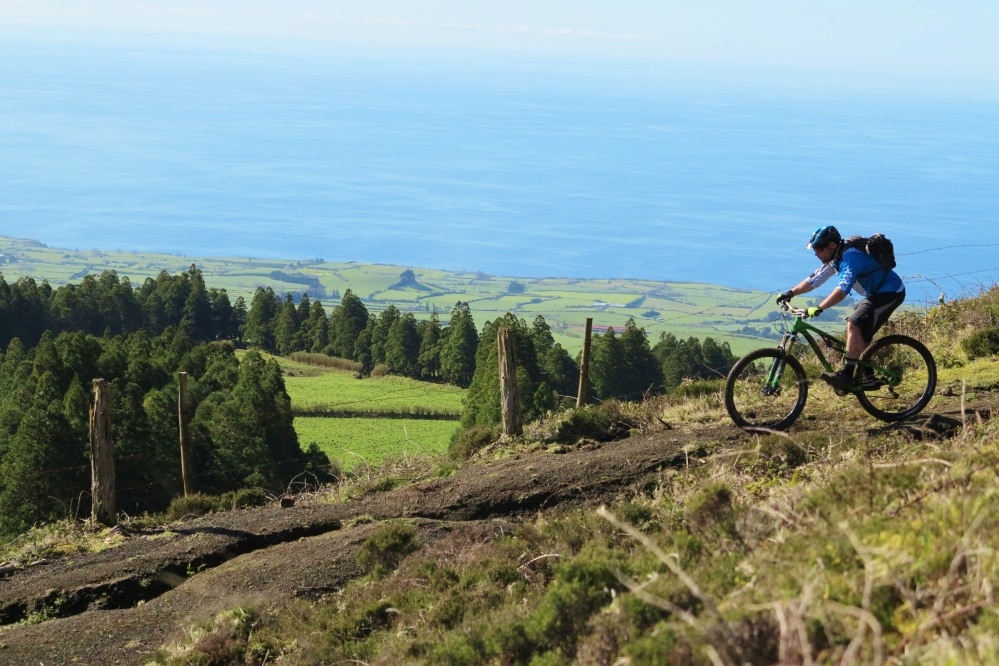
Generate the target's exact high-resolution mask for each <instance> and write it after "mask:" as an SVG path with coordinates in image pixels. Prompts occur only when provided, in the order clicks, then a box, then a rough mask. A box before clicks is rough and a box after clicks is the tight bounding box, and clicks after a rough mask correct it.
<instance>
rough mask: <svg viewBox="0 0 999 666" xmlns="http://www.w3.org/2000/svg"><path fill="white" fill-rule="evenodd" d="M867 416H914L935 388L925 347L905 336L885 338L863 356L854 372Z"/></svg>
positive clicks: (894, 418)
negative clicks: (861, 387)
mask: <svg viewBox="0 0 999 666" xmlns="http://www.w3.org/2000/svg"><path fill="white" fill-rule="evenodd" d="M858 372H859V376H860V379H861V384H862V386H863V387H864V390H863V392H861V393H859V394H858V395H857V398H858V400H860V404H861V406H863V408H864V409H865V410H867V412H868V413H870V414H871V415H872V416H875V417H876V418H879V419H882V420H884V421H898V420H901V419H904V418H907V417H909V416H912V415H914V414H916V413H918V412H919V411H920V410H922V409H923V407H925V406H926V404H927V403H928V402H929V401H930V398H931V397H932V396H933V391H934V390H935V388H936V365H935V363H934V362H933V357H932V356H931V355H930V353H929V351H928V350H927V349H926V347H925V346H923V345H922V344H920V343H919V342H918V341H916V340H913V339H911V338H908V337H906V336H900V335H895V336H888V337H886V338H883V339H881V340H879V341H877V342H876V343H875V344H874V345H872V346H871V347H870V349H868V351H867V352H865V353H864V356H863V357H862V364H861V367H860V368H859V369H858Z"/></svg>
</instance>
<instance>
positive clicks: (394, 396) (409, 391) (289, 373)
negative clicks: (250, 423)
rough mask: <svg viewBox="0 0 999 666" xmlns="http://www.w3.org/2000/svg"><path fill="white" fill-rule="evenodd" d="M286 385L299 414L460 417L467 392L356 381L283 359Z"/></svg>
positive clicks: (386, 380)
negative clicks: (303, 369)
mask: <svg viewBox="0 0 999 666" xmlns="http://www.w3.org/2000/svg"><path fill="white" fill-rule="evenodd" d="M281 364H282V367H284V368H285V378H284V384H285V388H286V389H287V391H288V395H289V396H290V397H291V404H292V408H293V409H294V410H295V411H296V412H301V411H309V410H314V409H325V410H329V411H365V412H395V413H398V412H404V413H405V412H412V411H414V410H415V411H423V412H431V413H447V414H455V415H457V414H460V413H461V401H462V399H463V398H464V395H465V391H464V390H463V389H461V388H458V387H457V386H452V385H450V384H433V383H429V382H419V381H416V380H414V379H409V378H407V377H396V376H394V375H385V376H382V377H368V378H365V379H355V378H354V376H353V374H352V373H349V372H344V371H342V370H326V369H320V368H315V367H313V366H306V367H307V368H308V374H306V373H304V372H301V373H300V372H299V371H296V369H295V368H296V367H297V366H299V365H302V364H292V363H291V362H287V364H286V359H281Z"/></svg>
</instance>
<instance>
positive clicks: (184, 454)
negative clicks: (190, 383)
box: [177, 372, 193, 497]
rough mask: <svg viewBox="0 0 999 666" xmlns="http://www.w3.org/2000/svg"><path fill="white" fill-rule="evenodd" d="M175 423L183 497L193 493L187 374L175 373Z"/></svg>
mask: <svg viewBox="0 0 999 666" xmlns="http://www.w3.org/2000/svg"><path fill="white" fill-rule="evenodd" d="M177 422H178V425H179V426H180V479H181V481H182V482H183V484H184V497H187V496H188V495H190V494H191V493H192V492H193V488H192V487H191V486H192V484H191V445H190V430H189V429H188V427H187V373H186V372H178V373H177Z"/></svg>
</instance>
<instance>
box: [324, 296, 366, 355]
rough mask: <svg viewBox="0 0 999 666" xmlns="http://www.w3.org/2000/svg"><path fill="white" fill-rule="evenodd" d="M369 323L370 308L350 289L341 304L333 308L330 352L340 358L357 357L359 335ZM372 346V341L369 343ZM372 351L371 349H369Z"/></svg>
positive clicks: (330, 326)
mask: <svg viewBox="0 0 999 666" xmlns="http://www.w3.org/2000/svg"><path fill="white" fill-rule="evenodd" d="M367 325H368V309H367V308H366V307H364V303H362V302H361V299H360V298H358V297H357V296H355V295H354V292H353V291H351V290H350V289H348V290H347V291H345V292H344V294H343V298H342V299H340V304H339V305H338V306H336V307H335V308H333V312H332V313H331V314H330V319H329V337H330V343H329V345H330V349H329V351H330V354H331V355H333V356H339V357H340V358H349V359H355V360H356V359H357V356H356V351H355V346H356V342H357V336H358V335H360V334H361V331H363V330H364V329H365V328H366V327H367ZM368 345H369V346H370V342H369V343H368ZM368 352H369V353H370V349H368Z"/></svg>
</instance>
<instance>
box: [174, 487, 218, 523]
mask: <svg viewBox="0 0 999 666" xmlns="http://www.w3.org/2000/svg"><path fill="white" fill-rule="evenodd" d="M219 507H220V505H219V498H218V497H213V496H212V495H205V494H203V493H194V494H193V495H187V496H186V497H178V498H176V499H174V500H173V501H172V502H170V506H169V507H167V510H166V517H167V520H180V519H182V518H192V517H195V516H203V515H205V514H208V513H212V512H213V511H218V510H219Z"/></svg>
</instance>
